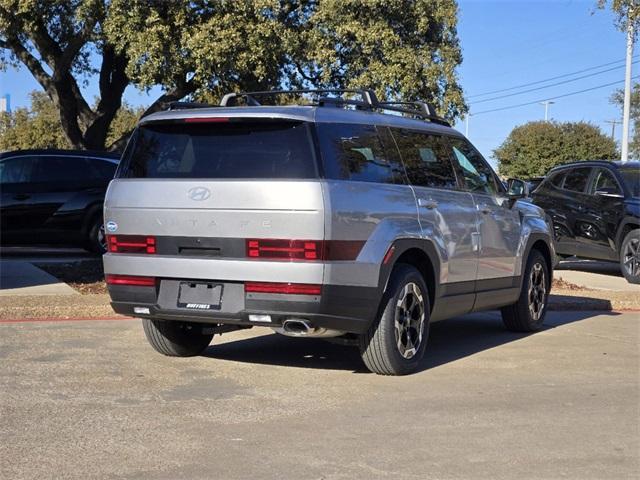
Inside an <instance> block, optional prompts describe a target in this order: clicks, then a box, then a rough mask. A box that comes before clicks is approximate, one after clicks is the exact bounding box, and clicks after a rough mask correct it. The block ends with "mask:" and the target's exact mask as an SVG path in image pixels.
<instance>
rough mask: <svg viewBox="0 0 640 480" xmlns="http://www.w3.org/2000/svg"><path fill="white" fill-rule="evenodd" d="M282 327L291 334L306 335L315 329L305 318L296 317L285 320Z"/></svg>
mask: <svg viewBox="0 0 640 480" xmlns="http://www.w3.org/2000/svg"><path fill="white" fill-rule="evenodd" d="M282 329H283V330H284V331H285V332H286V333H289V334H291V335H308V334H309V333H311V332H314V331H315V328H314V327H312V326H311V324H309V322H308V321H307V320H304V319H298V318H292V319H289V320H285V321H284V323H283V324H282Z"/></svg>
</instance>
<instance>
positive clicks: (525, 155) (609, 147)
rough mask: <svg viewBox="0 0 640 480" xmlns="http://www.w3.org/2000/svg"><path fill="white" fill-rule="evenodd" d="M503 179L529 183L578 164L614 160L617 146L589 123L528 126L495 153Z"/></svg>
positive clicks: (537, 123)
mask: <svg viewBox="0 0 640 480" xmlns="http://www.w3.org/2000/svg"><path fill="white" fill-rule="evenodd" d="M493 155H494V157H495V158H496V159H497V160H498V169H499V171H500V174H501V175H504V176H507V177H517V178H523V179H528V178H531V177H539V176H543V175H546V173H547V172H548V171H549V169H550V168H552V167H555V166H556V165H560V164H563V163H567V162H572V161H577V160H615V159H616V158H618V152H617V151H616V143H615V142H614V141H613V140H612V139H611V138H609V137H608V136H606V135H605V134H604V133H603V132H602V131H601V130H600V129H599V128H598V127H597V126H595V125H592V124H590V123H586V122H566V123H559V122H544V121H539V122H529V123H525V124H524V125H520V126H518V127H516V128H514V129H513V130H512V131H511V133H510V134H509V136H508V137H507V139H506V140H505V141H504V142H503V143H502V145H500V147H498V148H497V149H496V150H494V151H493Z"/></svg>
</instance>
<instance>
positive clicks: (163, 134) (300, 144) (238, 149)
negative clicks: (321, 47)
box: [116, 121, 318, 179]
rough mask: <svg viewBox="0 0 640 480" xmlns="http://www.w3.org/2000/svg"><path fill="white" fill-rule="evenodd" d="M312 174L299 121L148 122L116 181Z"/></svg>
mask: <svg viewBox="0 0 640 480" xmlns="http://www.w3.org/2000/svg"><path fill="white" fill-rule="evenodd" d="M317 172H318V169H317V166H316V161H315V151H314V148H313V141H312V137H311V132H310V127H309V124H308V123H305V122H298V121H270V122H264V121H262V122H258V121H240V122H229V123H224V122H216V123H162V124H160V123H158V124H153V123H150V124H147V125H143V126H141V127H139V128H138V129H137V130H136V132H135V133H134V135H133V137H132V138H131V140H130V142H129V144H128V146H127V149H126V151H125V154H124V155H123V161H122V162H121V165H120V168H119V169H118V172H117V174H116V177H120V178H123V177H124V178H185V179H187V178H207V179H231V178H233V179H237V178H241V179H313V178H317V177H318V173H317Z"/></svg>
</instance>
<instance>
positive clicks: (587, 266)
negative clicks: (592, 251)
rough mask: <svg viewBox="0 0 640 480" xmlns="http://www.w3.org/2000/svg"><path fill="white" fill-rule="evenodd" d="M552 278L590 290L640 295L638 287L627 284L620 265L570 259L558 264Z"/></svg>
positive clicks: (639, 287)
mask: <svg viewBox="0 0 640 480" xmlns="http://www.w3.org/2000/svg"><path fill="white" fill-rule="evenodd" d="M553 274H554V277H556V278H561V279H562V280H565V281H566V282H569V283H572V284H574V285H579V286H581V287H585V288H589V289H592V290H609V291H617V292H629V293H635V294H640V285H634V284H632V283H629V282H627V280H626V279H625V278H624V276H622V272H621V271H620V265H619V264H617V263H613V262H598V261H594V260H579V259H571V260H567V261H563V262H560V264H558V266H557V267H556V269H555V271H554V273H553Z"/></svg>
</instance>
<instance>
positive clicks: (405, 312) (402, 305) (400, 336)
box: [395, 282, 425, 359]
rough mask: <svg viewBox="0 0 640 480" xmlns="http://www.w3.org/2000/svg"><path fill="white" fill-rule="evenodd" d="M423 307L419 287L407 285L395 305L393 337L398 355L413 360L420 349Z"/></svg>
mask: <svg viewBox="0 0 640 480" xmlns="http://www.w3.org/2000/svg"><path fill="white" fill-rule="evenodd" d="M424 319H425V305H424V298H423V296H422V292H421V291H420V287H419V286H418V285H416V284H415V283H413V282H410V283H407V284H406V285H405V286H404V288H403V289H402V292H401V293H400V296H399V297H398V303H397V304H396V315H395V337H396V345H397V347H398V351H399V352H400V355H402V356H403V357H404V358H406V359H410V358H413V356H415V355H416V353H417V352H418V350H419V349H420V345H421V344H422V336H423V334H424Z"/></svg>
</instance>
